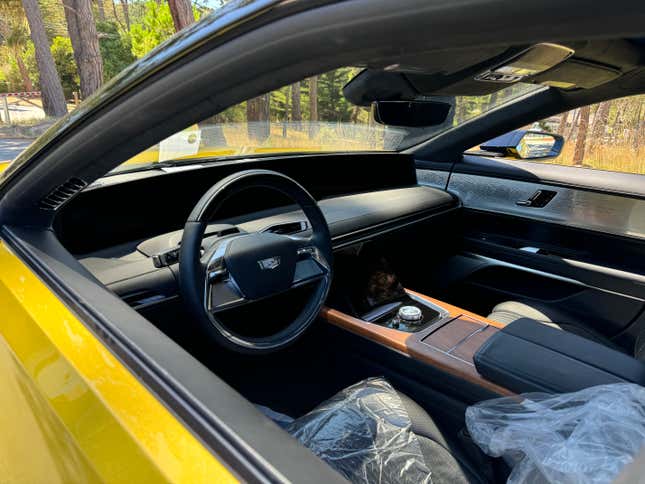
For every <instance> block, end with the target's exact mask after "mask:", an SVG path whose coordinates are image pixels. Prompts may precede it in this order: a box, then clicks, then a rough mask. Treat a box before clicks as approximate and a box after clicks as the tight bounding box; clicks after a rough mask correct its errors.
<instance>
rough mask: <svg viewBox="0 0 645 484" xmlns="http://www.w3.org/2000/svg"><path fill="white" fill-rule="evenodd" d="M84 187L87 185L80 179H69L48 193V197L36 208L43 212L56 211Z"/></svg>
mask: <svg viewBox="0 0 645 484" xmlns="http://www.w3.org/2000/svg"><path fill="white" fill-rule="evenodd" d="M86 186H87V183H86V182H84V181H83V180H81V179H80V178H70V179H69V180H67V181H66V182H65V183H63V184H62V185H59V186H58V187H56V188H54V189H53V190H52V191H51V192H49V195H47V196H46V197H45V198H43V199H42V200H40V202H39V203H38V206H39V207H40V208H42V209H43V210H56V209H57V208H59V207H60V206H61V205H63V204H64V203H65V202H66V201H67V200H69V199H70V198H72V197H73V196H74V195H76V194H77V193H78V192H80V191H81V190H82V189H83V188H85V187H86Z"/></svg>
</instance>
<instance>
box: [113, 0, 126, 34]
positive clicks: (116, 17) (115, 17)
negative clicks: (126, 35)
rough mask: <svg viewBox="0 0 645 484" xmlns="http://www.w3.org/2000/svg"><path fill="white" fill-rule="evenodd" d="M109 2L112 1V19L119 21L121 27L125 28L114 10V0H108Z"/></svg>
mask: <svg viewBox="0 0 645 484" xmlns="http://www.w3.org/2000/svg"><path fill="white" fill-rule="evenodd" d="M110 2H112V13H113V14H114V19H115V20H116V21H117V22H118V23H119V25H120V26H121V28H122V29H125V26H124V25H123V23H122V22H121V20H120V19H119V14H118V13H117V11H116V3H114V0H110Z"/></svg>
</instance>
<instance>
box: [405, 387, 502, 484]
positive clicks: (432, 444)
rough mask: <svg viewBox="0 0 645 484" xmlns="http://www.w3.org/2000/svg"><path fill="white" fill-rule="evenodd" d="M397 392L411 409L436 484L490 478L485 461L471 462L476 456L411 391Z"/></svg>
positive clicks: (413, 423)
mask: <svg viewBox="0 0 645 484" xmlns="http://www.w3.org/2000/svg"><path fill="white" fill-rule="evenodd" d="M397 393H398V395H399V398H400V399H401V402H402V403H403V406H404V407H405V410H406V411H407V412H408V415H409V417H410V421H411V422H412V432H413V433H414V434H415V435H416V436H417V439H418V440H419V444H420V446H421V453H422V454H423V457H424V459H425V462H426V465H427V466H428V468H430V469H431V471H432V482H433V484H440V483H457V484H460V483H484V482H488V479H487V478H485V477H484V474H486V472H482V470H483V469H482V462H481V461H480V462H477V463H475V462H471V461H472V459H473V457H471V456H470V455H469V454H466V453H465V452H464V450H463V449H461V448H460V446H459V443H457V442H454V438H452V439H449V438H447V437H446V435H445V434H444V433H443V432H442V431H441V430H440V429H439V427H438V426H437V424H436V423H435V422H434V420H433V419H432V417H430V415H428V413H427V412H426V411H425V410H424V409H423V408H421V407H420V406H419V404H417V403H416V402H415V401H414V400H412V399H411V398H410V397H408V396H407V395H405V394H403V393H401V392H398V391H397ZM455 437H456V436H455ZM451 441H452V443H450V442H451ZM481 456H483V454H481ZM475 466H476V468H477V470H475ZM484 466H486V467H489V463H484ZM490 472H492V471H490ZM490 472H488V473H490Z"/></svg>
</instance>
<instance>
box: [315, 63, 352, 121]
mask: <svg viewBox="0 0 645 484" xmlns="http://www.w3.org/2000/svg"><path fill="white" fill-rule="evenodd" d="M357 71H358V69H356V68H353V67H341V68H340V69H336V70H333V71H329V72H326V73H324V74H321V75H320V76H318V115H319V117H320V119H322V120H325V121H341V122H349V121H350V119H351V116H352V112H353V110H354V106H353V104H351V103H350V102H349V101H348V100H347V99H345V97H344V96H343V86H344V85H345V84H347V83H348V82H349V80H350V79H351V78H352V77H354V76H355V75H356V73H357Z"/></svg>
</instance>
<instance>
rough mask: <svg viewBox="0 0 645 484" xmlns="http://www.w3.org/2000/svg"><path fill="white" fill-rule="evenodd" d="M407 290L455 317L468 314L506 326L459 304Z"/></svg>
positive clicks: (471, 316)
mask: <svg viewBox="0 0 645 484" xmlns="http://www.w3.org/2000/svg"><path fill="white" fill-rule="evenodd" d="M405 291H406V292H407V293H408V294H414V295H415V296H416V297H419V298H421V299H425V300H426V301H430V302H431V303H433V304H436V305H437V306H439V307H442V308H444V309H445V310H446V311H448V314H450V316H451V317H453V318H456V317H458V316H468V317H469V318H472V319H474V320H475V321H480V322H481V323H483V324H488V325H490V326H494V327H495V328H503V327H504V326H506V325H505V324H504V323H500V322H497V321H493V320H492V319H488V318H485V317H484V316H480V315H479V314H475V313H471V312H470V311H467V310H465V309H462V308H460V307H457V306H453V305H452V304H448V303H447V302H443V301H439V300H438V299H435V298H433V297H430V296H426V295H425V294H421V293H418V292H415V291H413V290H411V289H406V290H405Z"/></svg>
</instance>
